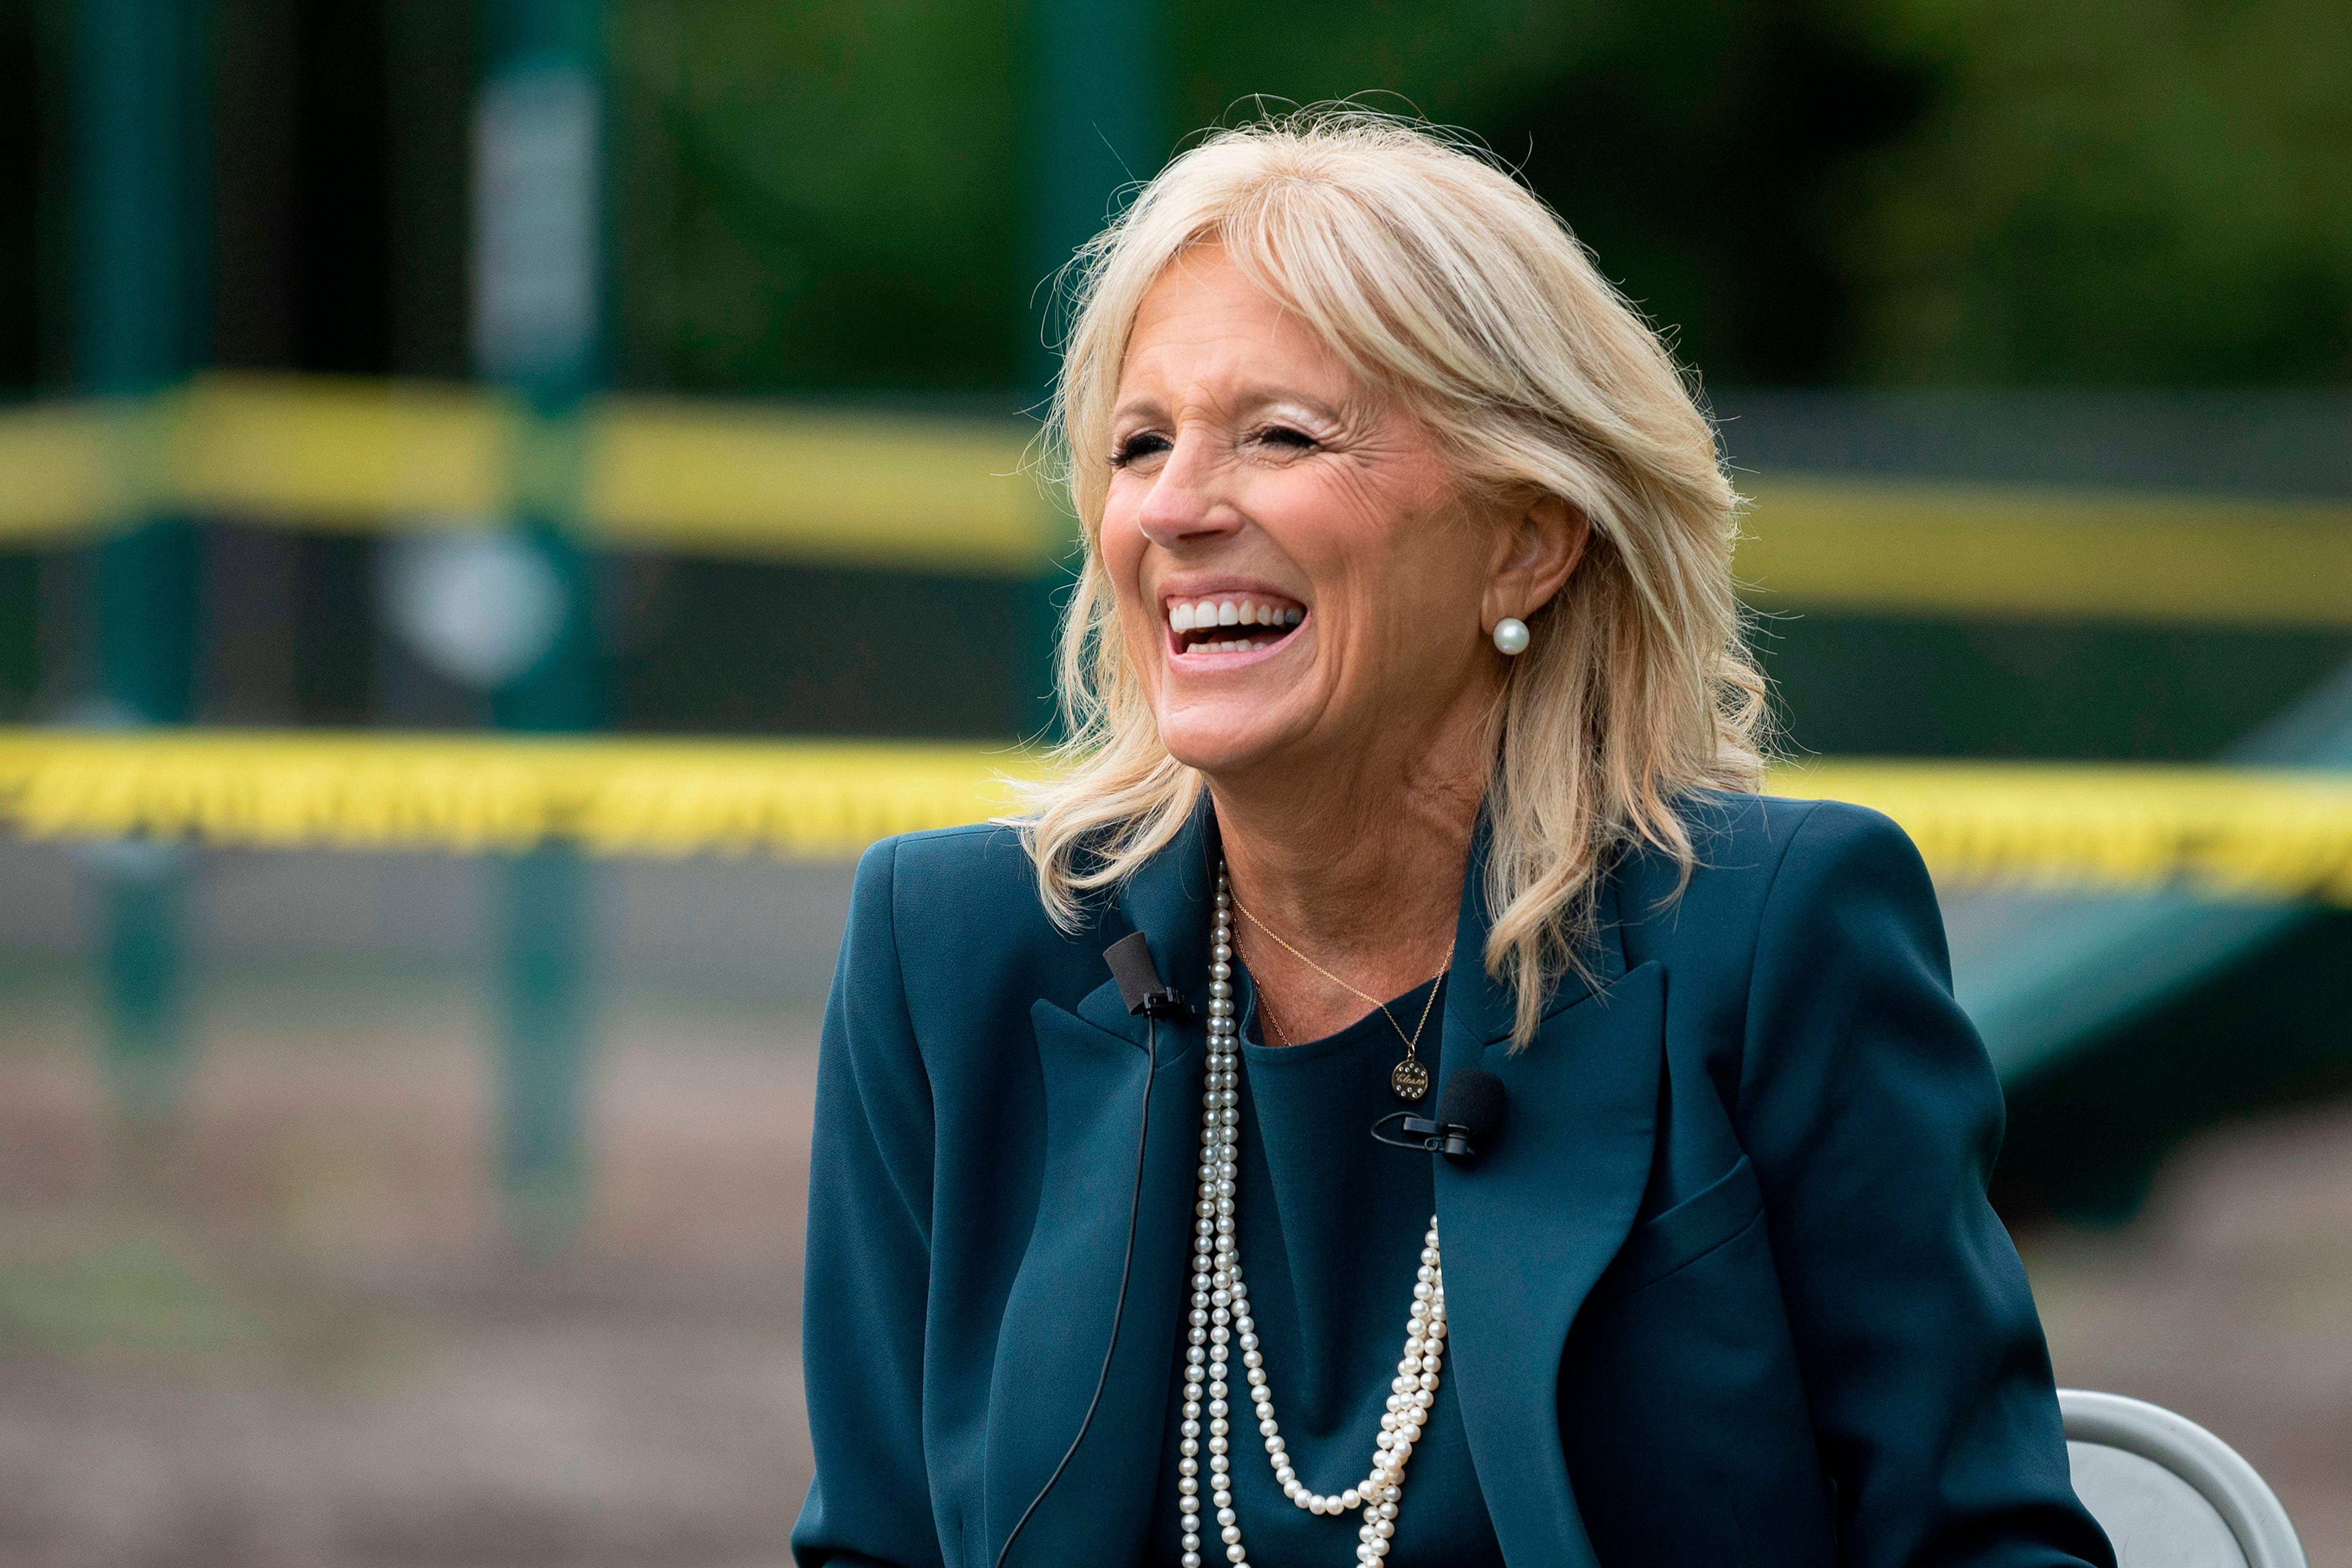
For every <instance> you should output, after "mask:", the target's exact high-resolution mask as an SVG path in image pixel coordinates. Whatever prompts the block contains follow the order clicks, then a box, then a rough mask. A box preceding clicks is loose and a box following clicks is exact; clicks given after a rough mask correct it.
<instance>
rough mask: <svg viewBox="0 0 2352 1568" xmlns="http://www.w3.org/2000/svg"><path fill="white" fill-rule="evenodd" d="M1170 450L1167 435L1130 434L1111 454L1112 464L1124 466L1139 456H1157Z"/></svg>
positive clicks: (1116, 466)
mask: <svg viewBox="0 0 2352 1568" xmlns="http://www.w3.org/2000/svg"><path fill="white" fill-rule="evenodd" d="M1166 450H1168V437H1165V436H1130V437H1128V438H1127V439H1126V440H1124V441H1121V442H1120V443H1119V444H1118V447H1117V448H1116V449H1114V450H1113V451H1112V453H1111V455H1110V466H1111V467H1112V468H1125V467H1127V466H1128V465H1129V463H1132V462H1134V461H1135V460H1136V459H1137V458H1150V457H1156V456H1158V455H1159V454H1160V453H1161V452H1164V451H1166Z"/></svg>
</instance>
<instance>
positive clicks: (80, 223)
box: [73, 0, 203, 1128]
mask: <svg viewBox="0 0 2352 1568" xmlns="http://www.w3.org/2000/svg"><path fill="white" fill-rule="evenodd" d="M199 4H200V0H79V5H78V7H77V10H76V12H75V19H76V22H77V24H78V25H77V27H76V30H75V35H74V40H73V55H74V77H75V84H74V103H75V122H74V127H73V142H74V153H75V178H74V193H75V261H76V289H75V300H76V316H77V345H76V346H77V353H76V365H75V369H76V373H77V379H78V380H79V383H80V384H81V386H82V388H83V390H84V391H85V392H86V393H88V394H89V395H94V396H98V397H103V398H110V399H115V400H119V401H121V402H122V403H123V404H125V405H129V404H130V402H131V400H132V399H142V398H149V397H152V396H153V395H155V394H158V393H161V392H163V391H166V390H168V389H169V388H170V387H172V386H173V385H174V384H177V383H179V382H180V381H182V380H183V379H184V378H185V376H186V375H187V374H188V371H189V368H190V363H191V359H192V353H191V350H192V342H191V338H192V332H191V318H192V311H191V309H190V305H191V300H190V299H189V295H190V291H191V287H192V281H193V277H194V268H193V266H192V259H193V258H192V254H191V251H192V241H193V237H194V235H195V234H196V233H197V232H199V227H198V225H197V222H196V215H195V213H194V210H193V208H194V205H195V202H196V200H197V190H198V187H197V184H196V181H195V179H194V174H195V167H194V165H195V159H194V156H193V155H192V150H191V146H190V143H191V141H192V139H193V137H194V132H195V129H196V127H195V121H194V112H193V110H194V90H193V89H194V85H195V79H194V65H195V63H196V62H197V60H198V58H200V57H199V56H198V55H197V53H196V50H197V47H198V45H199V44H200V43H201V42H202V40H203V31H202V26H201V21H202V15H201V12H200V11H199V10H198V5H199ZM125 412H126V414H128V415H131V416H130V417H126V418H124V419H123V420H121V422H120V424H119V426H118V431H119V437H118V438H119V440H120V443H121V444H120V446H119V447H118V448H117V450H116V452H115V454H114V460H115V462H116V463H117V464H118V466H119V467H120V468H121V469H122V470H123V475H122V477H123V479H124V480H125V482H124V484H123V486H122V493H123V494H124V495H125V496H126V497H128V498H130V500H129V504H130V506H131V508H132V509H133V510H132V512H131V515H129V516H125V517H121V518H117V519H115V520H114V522H115V527H114V529H113V531H111V532H110V534H109V535H108V536H107V538H106V539H105V541H104V542H102V543H100V544H99V545H98V546H97V547H96V549H95V551H94V552H93V554H94V557H95V560H94V563H93V564H94V568H95V570H94V573H93V579H94V580H93V588H94V594H93V599H94V602H93V604H92V605H91V606H90V608H91V616H90V625H91V627H92V633H93V636H94V640H95V642H96V644H97V647H96V648H95V650H94V652H95V658H93V660H92V664H93V666H94V667H95V673H96V675H97V677H98V680H99V683H100V693H99V700H98V702H97V704H96V712H95V714H94V715H93V716H94V717H95V718H96V719H97V720H98V721H100V722H108V723H121V724H173V723H182V722H184V721H186V720H187V718H188V714H189V709H190V706H191V703H192V700H193V670H194V641H195V599H196V595H195V577H196V545H195V539H194V532H193V531H192V530H191V528H190V527H189V524H188V522H187V521H186V520H185V519H182V518H171V517H164V516H159V515H157V514H156V513H155V512H154V511H152V510H151V503H150V502H149V501H148V500H147V499H146V498H147V497H148V496H149V495H150V494H151V493H152V491H151V489H150V486H149V484H148V480H149V479H150V477H151V475H150V466H151V464H152V441H151V438H150V437H149V434H148V431H147V427H146V426H145V423H144V422H143V421H142V420H141V419H139V418H138V417H136V414H135V410H133V409H131V408H130V407H128V406H126V410H125ZM89 864H90V865H91V866H92V868H94V869H95V870H96V872H97V874H98V876H99V878H100V881H101V883H102V884H103V887H104V889H105V890H104V895H103V896H104V905H105V919H106V922H107V939H106V940H107V952H106V963H105V968H104V975H105V994H106V1014H107V1042H108V1047H109V1051H110V1058H111V1062H112V1066H113V1068H114V1071H115V1076H116V1079H117V1082H118V1086H119V1088H120V1089H121V1092H122V1094H123V1096H124V1100H125V1103H126V1108H127V1110H128V1111H129V1113H130V1115H131V1120H132V1125H133V1127H134V1128H139V1127H142V1126H152V1123H153V1122H154V1121H156V1120H158V1119H159V1118H161V1117H162V1116H163V1115H164V1114H165V1113H166V1112H167V1111H168V1110H169V1107H170V1103H171V1100H172V1095H173V1089H174V1087H175V1085H176V1081H177V1079H178V1076H179V1074H178V1068H179V1064H180V1057H181V1049H182V1045H183V1042H184V1018H183V1015H184V1002H183V992H184V986H183V983H182V975H181V963H180V948H181V940H180V939H181V926H182V923H183V919H184V915H183V906H184V902H185V890H186V878H185V875H184V861H183V858H182V857H181V856H180V855H179V854H178V853H177V852H176V851H175V850H174V849H173V848H172V847H168V846H163V845H152V844H142V843H124V844H118V845H110V846H106V847H103V848H101V849H100V850H98V851H96V852H94V853H93V854H92V855H91V856H90V857H89Z"/></svg>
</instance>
